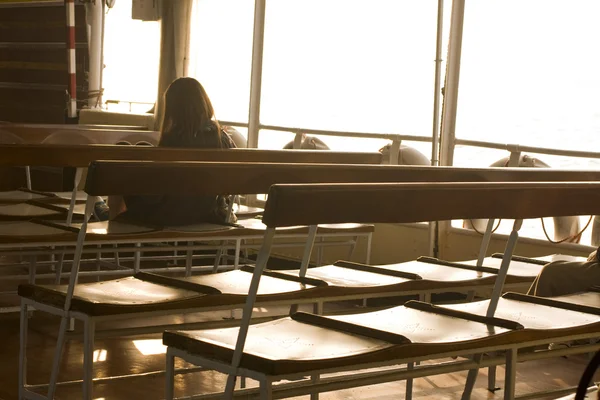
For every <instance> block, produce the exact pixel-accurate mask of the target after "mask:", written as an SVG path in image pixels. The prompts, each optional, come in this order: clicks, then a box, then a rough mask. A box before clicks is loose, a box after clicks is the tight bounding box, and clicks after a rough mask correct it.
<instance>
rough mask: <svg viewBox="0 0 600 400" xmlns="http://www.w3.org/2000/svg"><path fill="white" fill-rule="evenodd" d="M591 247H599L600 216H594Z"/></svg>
mask: <svg viewBox="0 0 600 400" xmlns="http://www.w3.org/2000/svg"><path fill="white" fill-rule="evenodd" d="M592 246H594V247H596V246H600V215H595V216H594V222H593V223H592Z"/></svg>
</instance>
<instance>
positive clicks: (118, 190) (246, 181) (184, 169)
mask: <svg viewBox="0 0 600 400" xmlns="http://www.w3.org/2000/svg"><path fill="white" fill-rule="evenodd" d="M223 153H227V154H233V153H234V152H233V151H231V152H223ZM599 178H600V171H561V170H544V169H534V168H532V169H525V168H512V169H510V168H479V169H471V168H450V167H414V166H413V167H411V166H390V165H339V164H281V163H218V162H144V161H94V162H92V163H91V164H90V168H89V169H88V177H87V180H86V186H85V190H86V192H87V193H88V194H92V195H98V196H102V195H135V194H142V195H160V194H172V195H180V196H185V195H204V194H235V193H243V194H258V193H267V192H268V190H269V188H270V187H271V185H274V184H277V183H295V184H302V183H320V182H331V183H348V182H491V181H560V180H573V181H576V180H600V179H599ZM444 204H445V201H444V200H443V199H442V200H441V203H440V205H444ZM567 215H573V214H567Z"/></svg>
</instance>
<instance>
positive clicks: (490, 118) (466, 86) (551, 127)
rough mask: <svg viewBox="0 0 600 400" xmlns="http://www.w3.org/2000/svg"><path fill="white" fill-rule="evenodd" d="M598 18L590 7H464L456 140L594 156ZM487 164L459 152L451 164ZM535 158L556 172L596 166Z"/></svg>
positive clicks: (586, 2)
mask: <svg viewBox="0 0 600 400" xmlns="http://www.w3.org/2000/svg"><path fill="white" fill-rule="evenodd" d="M599 14H600V2H598V1H596V0H577V1H562V0H561V1H559V0H550V1H549V0H527V1H522V0H486V1H467V4H466V13H465V23H464V39H463V56H462V64H461V78H460V89H459V103H458V117H457V128H456V129H457V131H456V136H457V137H458V138H461V139H473V140H483V141H490V142H499V143H515V144H521V145H530V146H539V147H551V148H559V149H572V150H589V149H590V148H593V143H594V138H595V137H598V134H599V133H600V97H599V96H598V93H599V92H600V75H598V71H597V69H598V64H599V62H600V54H599V53H598V52H597V51H594V49H595V48H596V47H597V45H598V38H600V25H599V24H598V23H597V16H598V15H599ZM590 145H591V146H590ZM504 155H505V154H504ZM491 157H495V155H494V154H492V152H490V151H481V150H480V149H473V148H466V149H465V148H461V147H459V148H457V149H456V156H455V164H456V165H469V166H485V165H489V164H491V163H492V162H493V161H495V160H494V159H492V158H491ZM539 158H541V159H542V160H544V161H546V162H547V163H549V164H551V165H552V166H555V167H580V168H586V167H597V166H598V165H599V164H598V162H597V161H592V160H589V159H581V158H580V159H577V158H570V159H565V158H562V159H557V158H551V157H548V156H542V155H540V156H539Z"/></svg>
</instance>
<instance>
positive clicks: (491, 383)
mask: <svg viewBox="0 0 600 400" xmlns="http://www.w3.org/2000/svg"><path fill="white" fill-rule="evenodd" d="M487 388H488V390H489V391H490V392H492V393H494V392H495V391H496V390H498V389H500V388H499V387H496V366H495V365H491V366H489V367H488V387H487Z"/></svg>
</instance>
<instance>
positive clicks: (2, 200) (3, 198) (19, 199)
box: [0, 189, 53, 204]
mask: <svg viewBox="0 0 600 400" xmlns="http://www.w3.org/2000/svg"><path fill="white" fill-rule="evenodd" d="M51 197H53V196H52V195H51V194H46V193H40V192H32V191H30V190H26V189H25V190H22V189H18V190H9V191H0V204H14V203H25V202H27V201H30V200H44V199H48V198H51Z"/></svg>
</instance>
